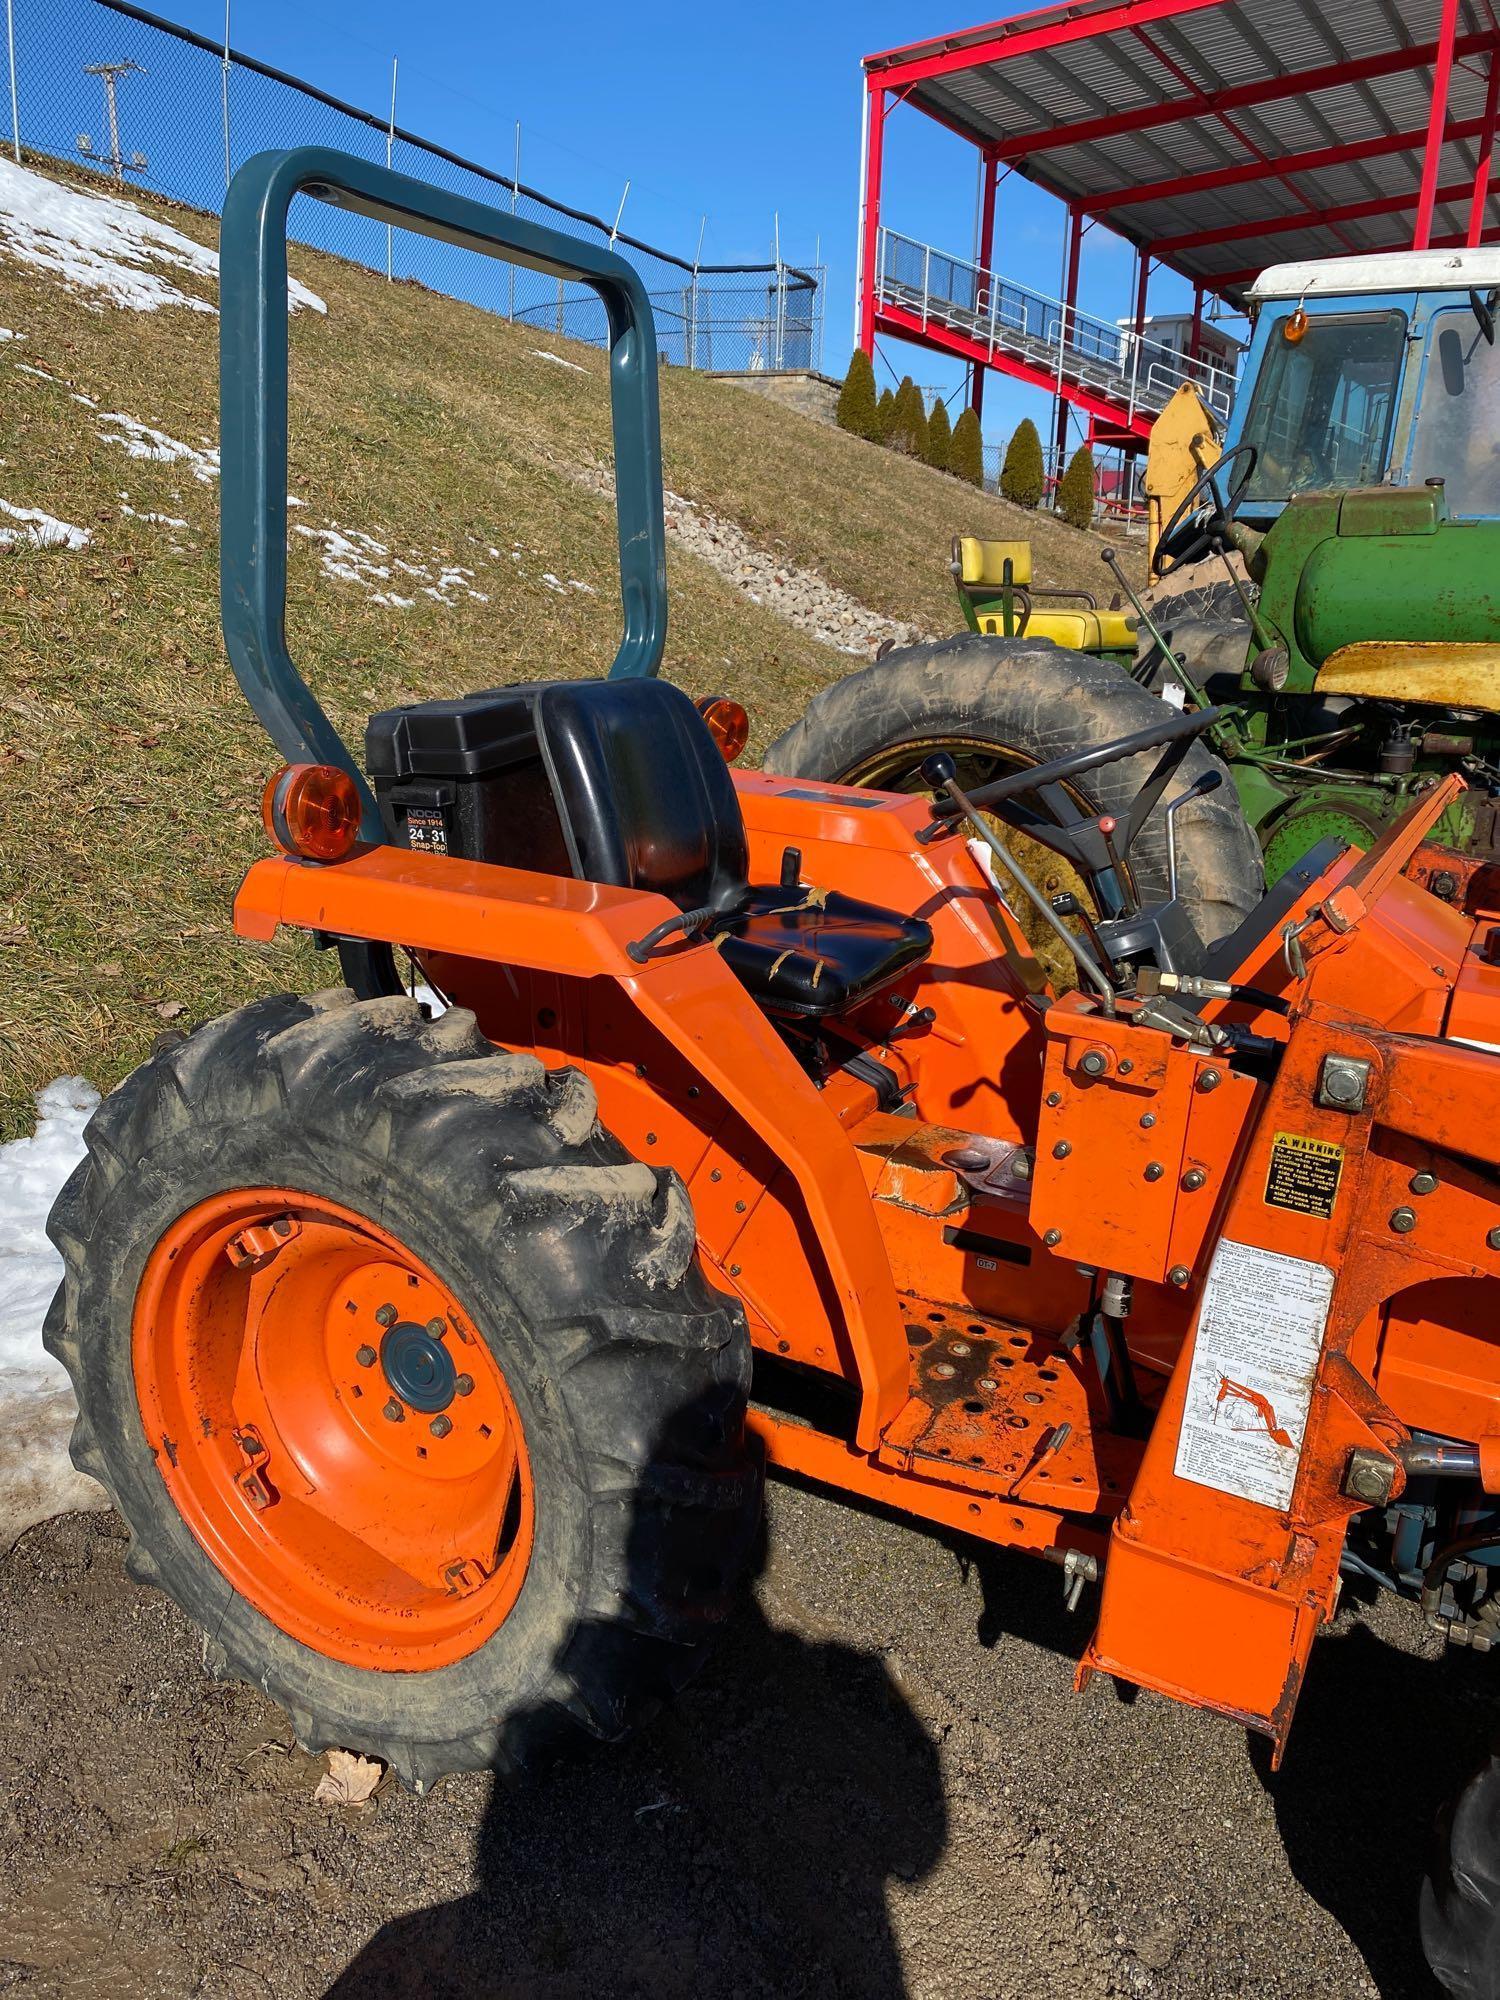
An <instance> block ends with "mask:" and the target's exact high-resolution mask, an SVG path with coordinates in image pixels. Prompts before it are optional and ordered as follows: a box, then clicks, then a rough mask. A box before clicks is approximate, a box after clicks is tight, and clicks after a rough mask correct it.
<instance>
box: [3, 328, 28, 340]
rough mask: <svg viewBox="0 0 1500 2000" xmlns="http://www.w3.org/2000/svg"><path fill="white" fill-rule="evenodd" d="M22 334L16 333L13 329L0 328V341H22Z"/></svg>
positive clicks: (23, 335)
mask: <svg viewBox="0 0 1500 2000" xmlns="http://www.w3.org/2000/svg"><path fill="white" fill-rule="evenodd" d="M25 338H26V336H25V334H24V333H17V332H16V330H15V328H14V327H11V326H0V340H24V339H25Z"/></svg>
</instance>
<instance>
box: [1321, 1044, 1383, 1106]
mask: <svg viewBox="0 0 1500 2000" xmlns="http://www.w3.org/2000/svg"><path fill="white" fill-rule="evenodd" d="M1369 1087H1370V1065H1369V1064H1368V1063H1367V1062H1364V1061H1362V1060H1361V1059H1360V1058H1359V1057H1358V1056H1324V1058H1323V1067H1322V1068H1321V1069H1320V1070H1319V1072H1318V1090H1317V1098H1318V1102H1319V1104H1321V1105H1323V1106H1324V1107H1325V1108H1326V1109H1328V1110H1331V1111H1362V1110H1363V1109H1364V1105H1365V1094H1366V1092H1367V1091H1368V1090H1369Z"/></svg>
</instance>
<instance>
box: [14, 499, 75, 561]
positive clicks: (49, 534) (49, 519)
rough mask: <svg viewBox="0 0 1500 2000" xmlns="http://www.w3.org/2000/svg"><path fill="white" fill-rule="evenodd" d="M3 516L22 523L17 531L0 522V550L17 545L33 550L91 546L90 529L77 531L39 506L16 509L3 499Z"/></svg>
mask: <svg viewBox="0 0 1500 2000" xmlns="http://www.w3.org/2000/svg"><path fill="white" fill-rule="evenodd" d="M0 514H5V515H8V516H9V518H10V519H11V520H12V521H19V522H20V524H21V525H20V526H19V527H18V528H7V527H6V526H5V525H4V524H3V523H0V549H9V548H16V547H18V546H23V547H26V548H30V549H86V548H87V547H88V545H89V540H90V537H89V531H88V529H87V528H75V527H73V526H72V525H71V524H70V523H69V522H67V521H59V520H57V519H55V518H54V516H53V515H51V514H44V513H43V512H42V511H41V509H40V508H39V507H13V506H12V505H11V504H10V502H9V501H8V500H0Z"/></svg>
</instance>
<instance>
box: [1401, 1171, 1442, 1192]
mask: <svg viewBox="0 0 1500 2000" xmlns="http://www.w3.org/2000/svg"><path fill="white" fill-rule="evenodd" d="M1437 1184H1438V1177H1437V1175H1436V1174H1429V1173H1420V1174H1413V1175H1412V1177H1411V1179H1410V1180H1409V1181H1408V1182H1407V1186H1408V1187H1409V1188H1410V1189H1411V1191H1412V1193H1413V1194H1435V1193H1436V1192H1437Z"/></svg>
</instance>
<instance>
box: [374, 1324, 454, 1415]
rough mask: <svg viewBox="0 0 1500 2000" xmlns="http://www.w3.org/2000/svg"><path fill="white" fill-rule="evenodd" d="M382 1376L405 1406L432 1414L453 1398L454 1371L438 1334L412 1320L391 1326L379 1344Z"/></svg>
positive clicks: (451, 1359) (449, 1356)
mask: <svg viewBox="0 0 1500 2000" xmlns="http://www.w3.org/2000/svg"><path fill="white" fill-rule="evenodd" d="M380 1366H381V1370H382V1372H383V1373H384V1375H385V1379H386V1381H387V1382H389V1384H390V1385H391V1389H392V1391H393V1393H394V1394H396V1395H398V1396H399V1397H400V1398H401V1400H402V1402H403V1403H405V1404H406V1405H407V1406H408V1408H410V1409H413V1410H421V1411H422V1412H423V1414H424V1415H426V1416H434V1415H436V1413H437V1412H438V1411H439V1410H446V1409H447V1407H448V1405H449V1404H450V1403H451V1402H452V1401H453V1396H454V1387H455V1384H456V1383H457V1381H458V1370H457V1369H456V1368H455V1367H454V1365H453V1357H452V1356H451V1355H450V1354H449V1352H448V1350H447V1348H445V1347H444V1345H443V1343H442V1339H441V1336H439V1335H437V1334H435V1333H433V1332H432V1330H431V1328H430V1327H426V1326H418V1325H417V1324H416V1322H415V1321H414V1320H409V1319H407V1320H402V1321H401V1322H400V1324H399V1325H397V1326H393V1327H392V1328H391V1329H390V1330H389V1332H388V1333H387V1334H386V1336H385V1338H384V1339H383V1340H382V1341H381V1343H380Z"/></svg>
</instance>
